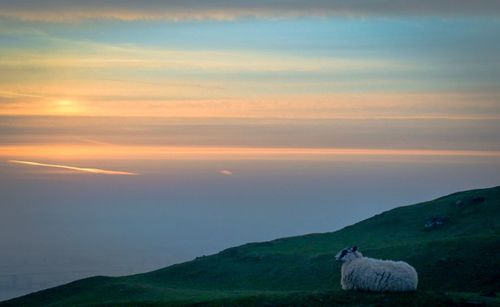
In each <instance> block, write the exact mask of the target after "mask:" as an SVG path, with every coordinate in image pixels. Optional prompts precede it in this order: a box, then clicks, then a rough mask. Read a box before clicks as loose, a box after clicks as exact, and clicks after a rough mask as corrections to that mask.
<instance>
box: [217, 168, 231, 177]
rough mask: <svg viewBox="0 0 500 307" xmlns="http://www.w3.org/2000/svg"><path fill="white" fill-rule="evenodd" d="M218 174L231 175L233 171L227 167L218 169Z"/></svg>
mask: <svg viewBox="0 0 500 307" xmlns="http://www.w3.org/2000/svg"><path fill="white" fill-rule="evenodd" d="M219 174H221V175H224V176H232V175H233V172H232V171H230V170H227V169H223V170H220V171H219Z"/></svg>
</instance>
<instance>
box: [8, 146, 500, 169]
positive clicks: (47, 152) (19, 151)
mask: <svg viewBox="0 0 500 307" xmlns="http://www.w3.org/2000/svg"><path fill="white" fill-rule="evenodd" d="M0 155H2V156H4V157H9V158H11V157H22V158H25V159H59V160H85V159H94V158H96V157H98V158H99V159H103V160H106V159H128V160H140V159H159V160H197V159H201V160H203V159H209V160H210V159H229V160H245V159H250V160H251V159H303V158H306V159H331V158H334V157H373V156H380V157H384V156H385V157H391V156H406V157H500V151H495V150H491V151H489V150H484V151H483V150H447V149H378V148H287V147H171V146H126V145H124V146H119V145H109V146H107V145H92V144H89V145H19V146H17V145H16V146H14V145H13V146H0ZM17 163H19V162H17ZM33 163H36V162H33ZM25 164H28V163H25ZM30 164H31V165H35V164H32V162H30ZM45 166H49V165H45ZM50 166H53V165H50ZM58 166H59V165H58ZM63 168H68V167H67V166H64V165H63ZM75 170H80V171H83V170H84V169H82V168H76V169H75ZM90 170H92V169H90ZM87 172H88V170H87ZM94 172H95V171H94ZM124 173H125V174H130V173H127V172H124Z"/></svg>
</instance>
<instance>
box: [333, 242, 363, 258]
mask: <svg viewBox="0 0 500 307" xmlns="http://www.w3.org/2000/svg"><path fill="white" fill-rule="evenodd" d="M360 257H363V254H361V253H360V252H359V251H358V247H357V246H353V247H347V248H344V249H343V250H341V251H340V252H338V254H337V255H336V256H335V260H337V261H339V262H346V261H351V260H353V259H355V258H360Z"/></svg>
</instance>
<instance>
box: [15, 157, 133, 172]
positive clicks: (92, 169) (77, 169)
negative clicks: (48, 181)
mask: <svg viewBox="0 0 500 307" xmlns="http://www.w3.org/2000/svg"><path fill="white" fill-rule="evenodd" d="M8 162H10V163H17V164H24V165H32V166H43V167H53V168H62V169H67V170H72V171H77V172H83V173H92V174H103V175H137V174H135V173H130V172H124V171H112V170H105V169H100V168H88V167H76V166H69V165H60V164H47V163H39V162H33V161H21V160H9V161H8Z"/></svg>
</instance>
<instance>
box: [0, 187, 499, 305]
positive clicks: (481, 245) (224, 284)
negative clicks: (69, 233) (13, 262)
mask: <svg viewBox="0 0 500 307" xmlns="http://www.w3.org/2000/svg"><path fill="white" fill-rule="evenodd" d="M351 245H357V246H359V248H360V249H361V251H362V252H363V253H364V255H365V256H369V257H376V258H390V259H398V260H405V261H407V262H409V263H410V264H412V265H413V266H414V267H415V268H416V269H417V271H418V273H419V291H417V293H412V294H391V295H382V294H371V293H357V292H345V291H339V290H340V284H339V279H340V265H338V264H337V263H334V262H333V256H334V255H335V253H336V252H337V251H338V250H339V249H341V248H343V247H345V246H351ZM499 255H500V187H495V188H490V189H482V190H473V191H466V192H459V193H455V194H452V195H448V196H445V197H441V198H438V199H436V200H433V201H429V202H424V203H420V204H416V205H411V206H405V207H399V208H396V209H393V210H390V211H387V212H384V213H381V214H378V215H376V216H374V217H372V218H369V219H367V220H364V221H362V222H359V223H357V224H354V225H352V226H349V227H346V228H343V229H341V230H339V231H336V232H331V233H323V234H309V235H304V236H298V237H290V238H284V239H277V240H273V241H269V242H263V243H251V244H246V245H242V246H239V247H234V248H229V249H226V250H224V251H222V252H220V253H218V254H215V255H211V256H203V257H198V258H196V259H195V260H192V261H189V262H185V263H181V264H177V265H173V266H170V267H167V268H164V269H160V270H157V271H153V272H149V273H145V274H139V275H133V276H126V277H116V278H110V277H93V278H88V279H83V280H80V281H76V282H73V283H70V284H67V285H64V286H60V287H56V288H52V289H48V290H44V291H40V292H37V293H34V294H30V295H27V296H24V297H21V298H17V299H14V300H10V301H6V302H4V303H3V304H1V303H0V305H1V306H35V305H36V306H38V305H44V304H45V305H51V306H65V305H75V304H119V303H121V304H130V305H138V304H139V303H140V304H145V305H149V304H153V305H154V304H160V303H161V304H190V303H206V304H214V305H217V304H222V303H224V304H231V303H233V304H240V305H254V304H273V305H280V304H284V305H286V304H291V303H297V304H298V305H323V304H325V305H328V304H381V303H382V304H386V305H391V304H393V305H395V306H396V305H401V304H406V303H410V302H412V303H415V304H419V305H425V304H428V303H429V302H439V303H441V304H449V305H454V304H455V305H461V304H467V303H471V302H472V303H474V302H477V303H484V304H497V303H499V300H498V299H496V298H494V297H486V296H494V294H495V292H497V291H499V289H500V256H499ZM444 292H446V293H444ZM459 292H460V293H459Z"/></svg>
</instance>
